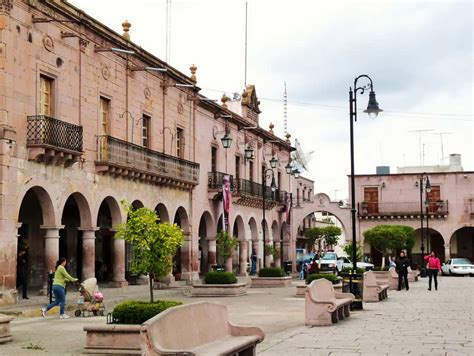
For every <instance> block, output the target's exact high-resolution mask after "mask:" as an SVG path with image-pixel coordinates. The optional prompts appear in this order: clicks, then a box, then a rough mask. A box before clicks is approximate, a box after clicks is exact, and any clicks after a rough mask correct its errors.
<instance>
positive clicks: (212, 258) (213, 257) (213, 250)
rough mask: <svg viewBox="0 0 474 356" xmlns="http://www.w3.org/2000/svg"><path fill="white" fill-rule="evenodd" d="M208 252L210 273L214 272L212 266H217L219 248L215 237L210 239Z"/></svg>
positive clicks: (208, 240) (208, 239)
mask: <svg viewBox="0 0 474 356" xmlns="http://www.w3.org/2000/svg"><path fill="white" fill-rule="evenodd" d="M206 240H207V243H208V252H207V263H208V271H212V267H211V266H212V265H215V264H217V247H216V239H215V238H214V237H208V238H207V239H206Z"/></svg>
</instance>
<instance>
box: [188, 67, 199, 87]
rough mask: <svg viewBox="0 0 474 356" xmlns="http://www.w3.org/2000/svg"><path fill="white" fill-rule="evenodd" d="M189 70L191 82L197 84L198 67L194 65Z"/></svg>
mask: <svg viewBox="0 0 474 356" xmlns="http://www.w3.org/2000/svg"><path fill="white" fill-rule="evenodd" d="M189 70H190V71H191V80H192V81H193V83H194V84H196V83H197V78H196V70H197V67H196V66H195V65H194V64H193V65H192V66H191V67H189Z"/></svg>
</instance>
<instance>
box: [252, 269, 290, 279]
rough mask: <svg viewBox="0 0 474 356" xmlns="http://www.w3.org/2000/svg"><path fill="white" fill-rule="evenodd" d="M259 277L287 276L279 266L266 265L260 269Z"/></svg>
mask: <svg viewBox="0 0 474 356" xmlns="http://www.w3.org/2000/svg"><path fill="white" fill-rule="evenodd" d="M258 276H259V277H286V273H285V271H283V270H282V269H281V268H279V267H265V268H262V269H260V271H258Z"/></svg>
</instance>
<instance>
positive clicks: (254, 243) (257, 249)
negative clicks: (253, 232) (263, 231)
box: [252, 241, 260, 273]
mask: <svg viewBox="0 0 474 356" xmlns="http://www.w3.org/2000/svg"><path fill="white" fill-rule="evenodd" d="M252 250H254V251H255V254H256V255H257V269H256V272H257V273H258V271H260V243H259V241H252Z"/></svg>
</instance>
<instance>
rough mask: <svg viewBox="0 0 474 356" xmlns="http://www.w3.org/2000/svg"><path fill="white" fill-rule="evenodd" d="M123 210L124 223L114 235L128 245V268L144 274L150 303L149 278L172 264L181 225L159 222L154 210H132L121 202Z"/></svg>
mask: <svg viewBox="0 0 474 356" xmlns="http://www.w3.org/2000/svg"><path fill="white" fill-rule="evenodd" d="M121 204H122V206H123V207H124V209H125V210H126V211H127V214H128V219H127V222H124V223H122V224H119V226H118V227H117V232H116V234H115V238H117V239H124V240H125V241H127V242H129V243H130V245H131V246H132V251H133V256H134V257H133V260H132V263H131V271H132V272H133V273H136V274H148V277H149V284H150V302H152V303H153V278H154V277H155V278H161V277H165V276H167V275H168V273H169V271H170V270H171V267H172V266H173V258H172V256H173V255H174V254H176V251H177V250H178V248H179V247H180V246H181V245H182V243H183V241H184V235H183V232H182V230H181V228H180V227H179V226H178V225H176V224H170V223H161V224H160V223H159V220H160V219H159V217H158V215H157V214H156V212H155V211H154V210H151V209H148V208H140V209H134V208H133V206H132V205H131V204H130V203H129V202H127V201H125V200H122V201H121Z"/></svg>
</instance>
